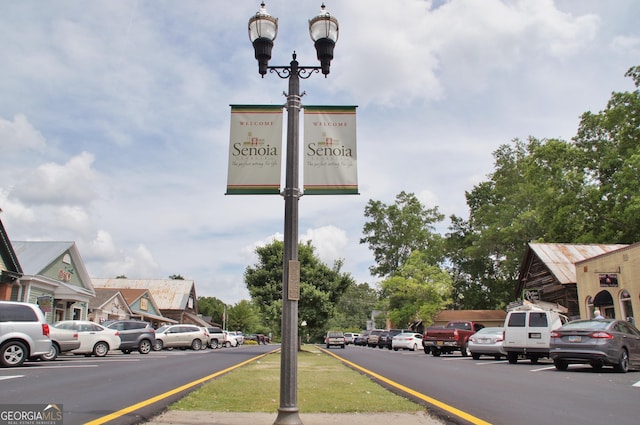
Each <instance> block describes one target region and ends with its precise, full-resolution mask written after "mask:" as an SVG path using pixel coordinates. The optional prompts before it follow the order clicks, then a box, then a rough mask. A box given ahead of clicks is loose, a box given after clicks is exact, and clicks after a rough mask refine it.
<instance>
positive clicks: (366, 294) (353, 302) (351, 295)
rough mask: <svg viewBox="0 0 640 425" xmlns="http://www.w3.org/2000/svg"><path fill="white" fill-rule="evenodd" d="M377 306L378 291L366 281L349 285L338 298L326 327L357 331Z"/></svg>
mask: <svg viewBox="0 0 640 425" xmlns="http://www.w3.org/2000/svg"><path fill="white" fill-rule="evenodd" d="M377 307H378V292H377V291H376V290H375V289H373V288H371V287H370V286H369V285H368V284H367V283H361V284H357V283H354V284H353V285H349V287H347V289H346V290H345V292H344V294H343V295H342V297H340V299H339V300H338V303H337V305H336V308H335V314H334V316H333V317H332V318H331V319H330V320H329V323H328V326H327V327H328V328H333V329H343V330H345V331H353V332H358V331H359V330H361V329H364V328H365V325H366V322H367V320H369V319H370V318H371V312H372V311H373V310H376V309H377Z"/></svg>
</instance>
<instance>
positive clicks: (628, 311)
mask: <svg viewBox="0 0 640 425" xmlns="http://www.w3.org/2000/svg"><path fill="white" fill-rule="evenodd" d="M620 311H621V312H622V317H623V318H624V320H626V321H628V322H631V323H635V319H634V317H633V306H632V305H631V294H630V293H629V291H627V290H626V289H625V290H623V291H620Z"/></svg>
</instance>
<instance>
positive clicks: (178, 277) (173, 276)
mask: <svg viewBox="0 0 640 425" xmlns="http://www.w3.org/2000/svg"><path fill="white" fill-rule="evenodd" d="M169 279H173V280H184V277H182V275H179V274H172V275H171V276H169Z"/></svg>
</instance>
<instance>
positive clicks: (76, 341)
mask: <svg viewBox="0 0 640 425" xmlns="http://www.w3.org/2000/svg"><path fill="white" fill-rule="evenodd" d="M49 337H50V338H51V349H50V350H49V352H48V353H47V354H43V355H41V356H40V359H42V360H47V361H51V360H55V359H57V358H58V355H60V353H66V352H67V351H72V350H77V349H78V348H80V338H78V332H77V331H75V330H70V329H61V328H56V327H55V326H50V327H49Z"/></svg>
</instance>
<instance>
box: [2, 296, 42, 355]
mask: <svg viewBox="0 0 640 425" xmlns="http://www.w3.org/2000/svg"><path fill="white" fill-rule="evenodd" d="M49 331H50V329H49V325H48V324H47V321H46V320H45V317H44V313H43V312H42V310H40V307H39V306H38V305H36V304H30V303H22V302H17V301H0V365H2V366H4V367H16V366H20V365H22V364H23V363H24V362H25V361H26V360H27V359H29V358H30V357H32V358H33V357H39V356H41V355H43V354H47V353H49V351H50V350H51V338H49Z"/></svg>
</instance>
